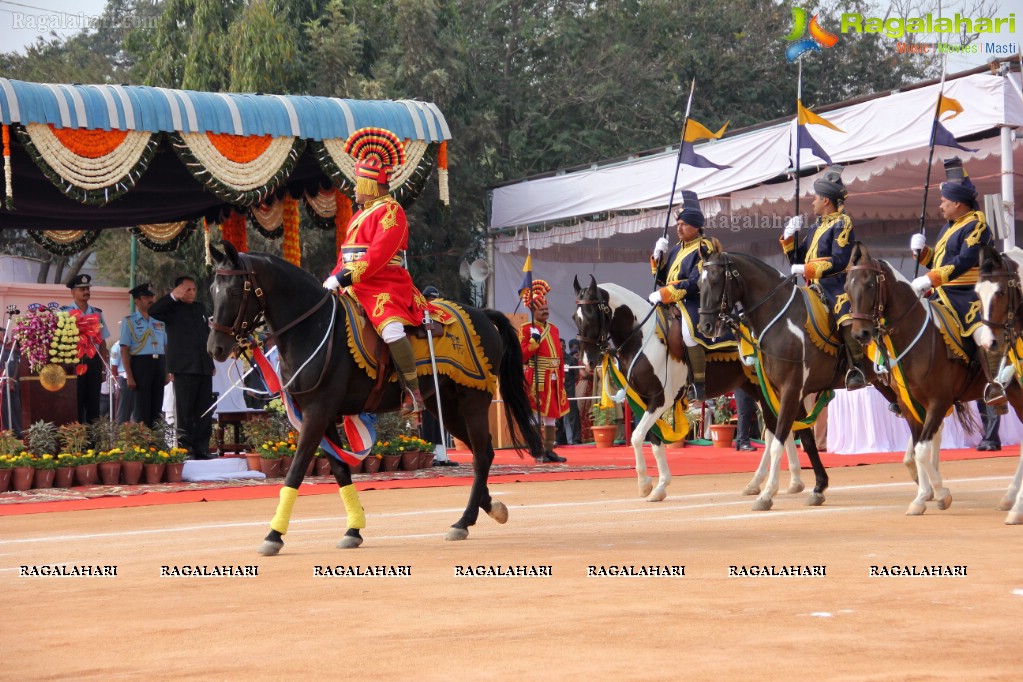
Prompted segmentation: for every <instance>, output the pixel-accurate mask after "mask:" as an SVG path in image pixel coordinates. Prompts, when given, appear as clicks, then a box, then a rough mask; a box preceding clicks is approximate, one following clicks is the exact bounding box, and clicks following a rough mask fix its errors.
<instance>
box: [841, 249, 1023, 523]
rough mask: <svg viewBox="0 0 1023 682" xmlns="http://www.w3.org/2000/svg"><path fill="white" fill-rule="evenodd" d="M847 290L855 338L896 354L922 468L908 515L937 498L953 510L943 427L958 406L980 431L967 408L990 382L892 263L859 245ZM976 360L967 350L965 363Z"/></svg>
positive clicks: (1022, 399)
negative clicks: (942, 459) (943, 463)
mask: <svg viewBox="0 0 1023 682" xmlns="http://www.w3.org/2000/svg"><path fill="white" fill-rule="evenodd" d="M845 290H846V293H848V294H849V301H850V304H851V309H852V315H853V336H854V337H855V338H856V339H858V340H859V341H860V342H861V343H863V344H864V345H866V344H867V343H869V342H871V341H877V342H878V345H879V346H881V345H885V344H886V341H887V342H890V344H891V351H892V352H894V353H895V354H896V356H895V357H894V358H893V357H888V358H887V359H886V361H885V365H886V366H887V367H888V368H889V370H890V372H891V373H892V379H891V381H892V383H893V384H894V385H896V386H901V387H903V389H901V390H899V392H898V393H899V396H898V397H899V405H900V407H901V409H902V414H903V415H904V416H905V417H906V422H907V423H908V424H909V429H910V432H911V433H912V439H913V443H912V456H913V459H914V460H915V462H916V479H917V496H916V498H915V499H914V500H913V502H912V503H910V505H909V509H908V510H907V511H906V513H907V514H910V515H917V514H922V513H924V511H925V510H926V508H927V506H926V502H927V501H928V500H929V499H931V497H932V495H933V498H934V499H935V500H937V506H938V509H947V508H948V507H949V505H950V504H951V503H952V494H951V493H950V492H949V491H948V490H947V489H946V488H943V487H942V481H941V474H940V472H939V470H938V454H939V452H940V448H941V427H942V422H943V421H944V419H945V416H946V415H947V414H948V413H949V412H950V411H951V410H952V409H953V407H954V408H955V411H956V416H957V418H958V419H959V421H960V423H961V424H962V426H963V428H964V429H965V430H967V431H972V430H974V428H975V424H974V423H973V421H972V420H971V419H969V416H968V413H967V411H966V409H965V407H964V406H963V403H965V402H968V401H972V400H976V399H978V398H980V397H981V396H982V395H983V392H984V386H985V384H986V383H987V378H986V377H985V374H984V370H983V369H982V368H981V366H980V365H979V364H977V363H976V362H971V361H969V360H964V359H960V358H954V359H953V358H950V357H949V353H948V351H947V349H946V346H945V341H944V339H943V337H942V333H941V330H940V329H939V326H938V323H937V322H936V318H935V315H937V314H938V313H937V311H936V309H935V308H934V306H935V305H937V304H935V303H932V302H930V301H927V300H922V299H920V298H919V297H918V296H917V295H916V293H915V292H914V291H913V289H912V287H911V286H910V283H909V280H907V279H906V278H905V277H904V276H903V275H902V274H901V273H899V272H898V271H897V270H895V268H893V267H892V266H891V265H890V264H889V263H887V262H885V261H883V260H875V259H873V258H871V256H870V253H869V251H868V250H867V247H866V246H864V245H863V244H860V243H858V242H857V243H856V244H855V245H854V246H853V250H852V254H851V256H850V259H849V275H848V277H847V278H846V282H845ZM972 345H973V344H972V342H970V343H968V346H972ZM888 355H889V356H890V353H889V354H888ZM972 355H973V352H972V350H971V349H967V357H972ZM876 362H877V360H875V363H876ZM1009 400H1010V402H1012V404H1013V406H1014V407H1017V406H1018V407H1017V412H1018V411H1019V408H1020V407H1023V393H1021V392H1020V390H1019V386H1018V385H1017V386H1015V388H1014V389H1010V391H1009ZM908 457H909V451H908V450H907V459H908Z"/></svg>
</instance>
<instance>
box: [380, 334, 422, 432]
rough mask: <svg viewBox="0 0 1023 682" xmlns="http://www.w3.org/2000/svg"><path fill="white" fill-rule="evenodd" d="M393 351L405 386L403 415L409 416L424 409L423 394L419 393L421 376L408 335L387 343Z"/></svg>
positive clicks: (395, 363) (402, 402)
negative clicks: (418, 372)
mask: <svg viewBox="0 0 1023 682" xmlns="http://www.w3.org/2000/svg"><path fill="white" fill-rule="evenodd" d="M387 347H388V348H389V349H390V351H391V359H392V360H394V366H395V367H396V368H397V369H398V374H399V375H400V376H401V382H402V384H403V385H404V386H405V395H404V396H403V397H402V400H401V416H403V417H407V416H409V415H411V414H415V413H416V412H422V411H423V396H421V395H420V394H419V377H418V376H417V375H416V356H415V353H414V352H413V351H412V344H411V343H410V342H409V340H408V337H402V338H401V339H398V340H397V341H392V342H391V343H389V344H387Z"/></svg>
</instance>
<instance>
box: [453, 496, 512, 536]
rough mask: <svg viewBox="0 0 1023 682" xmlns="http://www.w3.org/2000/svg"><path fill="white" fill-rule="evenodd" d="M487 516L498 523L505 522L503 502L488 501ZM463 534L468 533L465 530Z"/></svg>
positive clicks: (506, 509)
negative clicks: (488, 509)
mask: <svg viewBox="0 0 1023 682" xmlns="http://www.w3.org/2000/svg"><path fill="white" fill-rule="evenodd" d="M487 516H489V517H490V518H492V519H493V520H495V521H497V522H498V523H507V522H508V507H506V506H504V502H501V501H500V500H491V501H490V511H488V512H487ZM465 534H466V535H468V534H469V533H468V531H466V533H465ZM449 539H450V538H449ZM459 539H460V540H464V539H465V538H459Z"/></svg>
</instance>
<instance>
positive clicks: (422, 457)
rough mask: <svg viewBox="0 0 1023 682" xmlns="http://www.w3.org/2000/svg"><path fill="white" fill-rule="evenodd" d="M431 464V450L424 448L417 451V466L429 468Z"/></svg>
mask: <svg viewBox="0 0 1023 682" xmlns="http://www.w3.org/2000/svg"><path fill="white" fill-rule="evenodd" d="M432 466H433V450H426V451H424V452H420V453H419V468H420V469H429V468H430V467H432Z"/></svg>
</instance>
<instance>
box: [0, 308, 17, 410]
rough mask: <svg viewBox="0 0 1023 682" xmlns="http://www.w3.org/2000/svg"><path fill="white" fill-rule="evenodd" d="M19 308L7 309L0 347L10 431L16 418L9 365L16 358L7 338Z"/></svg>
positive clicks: (0, 363)
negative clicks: (12, 410)
mask: <svg viewBox="0 0 1023 682" xmlns="http://www.w3.org/2000/svg"><path fill="white" fill-rule="evenodd" d="M20 312H21V311H19V310H18V309H17V308H15V307H13V306H9V307H8V308H7V324H6V326H5V327H4V340H3V345H2V346H0V365H2V366H3V371H2V373H0V384H3V387H4V408H5V409H6V410H7V420H6V421H5V422H4V426H5V427H6V428H8V429H13V428H14V417H13V414H12V413H11V381H12V379H11V376H10V368H9V367H8V365H9V364H10V362H11V358H13V357H14V344H13V343H12V344H11V348H10V350H8V349H7V338H8V336H9V335H10V331H11V322H12V321H13V319H14V316H15V315H18V314H20Z"/></svg>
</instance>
